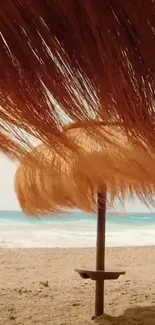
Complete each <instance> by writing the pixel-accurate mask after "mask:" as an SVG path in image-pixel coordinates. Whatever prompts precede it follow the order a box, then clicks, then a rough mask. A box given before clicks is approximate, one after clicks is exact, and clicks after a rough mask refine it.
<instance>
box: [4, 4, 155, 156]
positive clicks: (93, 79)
mask: <svg viewBox="0 0 155 325" xmlns="http://www.w3.org/2000/svg"><path fill="white" fill-rule="evenodd" d="M154 30H155V1H154V0H145V1H134V0H129V1H125V0H98V1H94V0H85V1H83V0H67V1H64V0H40V1H38V0H24V1H22V0H7V1H2V3H1V9H0V125H1V126H4V125H6V123H7V125H8V133H9V134H10V132H11V131H10V130H11V129H13V128H14V126H16V127H17V129H18V130H19V131H20V132H19V131H18V133H19V134H18V137H19V140H18V141H19V143H18V144H19V146H20V149H21V151H22V154H23V153H24V148H25V140H24V141H23V137H22V133H21V131H22V130H25V131H26V132H28V133H29V134H32V135H34V136H36V137H37V138H39V139H40V140H41V141H42V142H44V143H45V144H48V145H52V146H55V147H57V146H58V144H59V143H64V145H65V146H67V145H68V139H66V138H64V134H63V133H62V132H61V130H62V126H63V125H64V123H66V122H67V121H69V120H72V121H73V122H83V121H86V120H90V119H93V118H95V119H97V120H102V121H105V120H106V121H107V120H108V121H110V122H119V123H122V124H123V127H124V129H125V131H128V135H130V134H132V136H133V135H135V134H137V133H138V134H141V136H142V137H143V138H145V139H146V140H147V141H148V143H149V144H150V145H151V146H152V147H154V143H155V141H154V102H155V60H154V53H155V33H154ZM2 132H3V130H2ZM26 139H27V140H28V136H27V137H26ZM8 146H9V143H8ZM10 150H11V147H10Z"/></svg>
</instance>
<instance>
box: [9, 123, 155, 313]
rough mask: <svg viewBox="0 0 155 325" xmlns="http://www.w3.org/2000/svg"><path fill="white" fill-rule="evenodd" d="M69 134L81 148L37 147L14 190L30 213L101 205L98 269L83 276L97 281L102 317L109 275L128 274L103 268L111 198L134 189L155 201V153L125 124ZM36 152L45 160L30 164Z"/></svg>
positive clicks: (93, 208) (21, 169) (91, 208)
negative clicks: (129, 133)
mask: <svg viewBox="0 0 155 325" xmlns="http://www.w3.org/2000/svg"><path fill="white" fill-rule="evenodd" d="M93 131H95V133H93ZM64 133H66V134H67V135H68V136H69V137H70V138H71V139H73V141H74V142H75V144H76V145H77V146H78V148H79V150H78V151H77V152H74V154H73V151H72V150H69V149H66V152H64V156H63V157H62V155H61V156H60V155H59V154H58V153H56V152H55V150H54V149H52V148H51V147H49V146H48V147H47V146H45V145H44V144H42V145H40V146H38V147H37V148H36V149H35V151H33V152H32V153H31V154H29V155H28V156H27V157H26V158H25V161H23V163H22V164H21V165H20V167H19V169H18V170H17V173H16V177H15V189H16V193H17V196H18V199H19V202H20V204H21V207H22V208H23V210H24V212H26V213H27V214H31V215H32V214H33V215H35V214H41V213H44V214H45V213H47V214H51V213H56V212H60V211H65V209H67V208H78V209H81V210H84V211H88V212H90V211H91V212H94V211H97V210H98V236H97V269H96V270H95V271H91V270H78V272H79V273H80V275H81V276H82V277H84V278H88V277H90V278H91V279H94V280H96V315H97V316H99V315H101V314H102V313H103V298H104V295H103V284H104V280H105V279H114V278H117V277H118V276H119V275H121V274H123V272H121V271H115V272H114V271H105V268H104V266H105V265H104V256H105V255H104V253H105V210H106V201H107V202H108V204H110V205H111V204H113V202H114V201H115V199H116V198H117V197H119V198H120V200H122V201H124V198H125V197H126V196H127V195H129V194H130V195H137V196H138V197H140V199H143V200H145V201H147V202H150V203H152V202H153V196H154V193H155V171H154V161H155V156H154V155H153V154H152V152H151V151H149V150H148V149H147V148H146V146H145V144H144V143H142V144H141V140H140V138H139V140H138V139H137V146H136V145H135V141H134V142H133V143H132V142H130V141H129V139H128V138H127V136H125V135H124V133H123V130H122V128H121V127H120V126H115V127H114V126H101V125H98V123H97V124H96V125H95V124H94V126H93V125H91V126H90V124H88V125H85V127H84V128H81V127H80V126H78V125H70V126H69V127H68V128H66V129H65V130H64ZM92 134H93V136H92ZM94 134H95V135H96V136H95V137H94ZM101 134H102V136H103V137H104V139H105V142H104V143H103V140H101V139H102V136H101ZM35 155H36V156H37V159H38V160H40V162H39V163H38V164H37V165H36V168H35V166H34V165H31V159H32V158H31V157H32V156H35ZM107 193H108V197H107ZM97 195H98V196H97ZM97 197H98V198H97Z"/></svg>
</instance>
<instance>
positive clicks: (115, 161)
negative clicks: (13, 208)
mask: <svg viewBox="0 0 155 325" xmlns="http://www.w3.org/2000/svg"><path fill="white" fill-rule="evenodd" d="M73 127H74V126H73V125H70V128H68V129H67V130H65V132H66V133H67V134H68V136H69V137H70V138H71V139H73V140H74V142H75V144H76V145H77V146H79V148H80V150H79V151H78V152H74V153H73V151H71V150H68V149H66V154H65V156H64V157H65V158H64V157H62V156H60V155H59V154H57V153H56V152H55V150H54V149H51V148H50V147H47V146H45V145H40V146H39V147H37V148H36V150H35V151H33V152H32V153H31V154H29V155H28V156H27V157H26V159H25V161H24V162H23V163H22V164H21V165H20V167H19V169H18V171H17V173H16V177H15V190H16V193H17V196H18V199H19V202H20V204H21V207H22V209H23V210H24V212H25V213H28V214H32V215H33V214H40V213H48V214H49V213H55V212H60V211H64V210H65V209H66V208H78V209H81V210H84V211H89V212H92V211H95V209H96V193H97V191H102V188H103V187H104V186H105V185H106V187H107V190H108V193H109V195H108V203H109V205H112V204H113V203H114V202H115V199H116V198H118V199H120V200H121V201H122V202H123V201H124V199H125V197H126V196H128V195H130V196H131V195H137V196H138V197H139V198H140V199H141V200H145V201H146V203H154V200H153V196H154V189H155V172H154V168H153V166H154V161H155V156H154V155H153V154H152V152H151V151H149V150H147V148H146V147H144V145H143V147H142V146H141V145H137V146H135V142H134V144H133V143H132V142H131V143H130V142H129V140H128V138H127V137H126V136H125V135H123V133H122V132H121V129H120V127H115V128H114V127H110V126H107V127H105V126H104V127H103V126H102V127H101V125H99V126H94V127H92V126H91V127H90V125H89V131H88V133H87V128H86V127H85V128H84V129H82V128H80V127H79V128H78V127H76V128H73ZM91 128H92V129H93V128H96V131H95V134H96V137H94V136H93V137H91ZM101 133H102V137H101V136H100V134H101ZM97 134H99V137H97ZM116 136H117V138H116ZM102 138H104V139H105V142H104V143H102V141H101V139H102ZM138 143H139V142H138ZM31 155H33V156H35V155H37V157H38V159H39V160H40V162H39V163H38V165H37V166H36V168H35V167H34V165H33V166H30V165H29V160H30V159H31ZM42 167H43V168H42Z"/></svg>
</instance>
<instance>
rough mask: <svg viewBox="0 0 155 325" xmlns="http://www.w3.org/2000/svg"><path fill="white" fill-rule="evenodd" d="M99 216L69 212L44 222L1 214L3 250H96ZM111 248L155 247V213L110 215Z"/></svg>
mask: <svg viewBox="0 0 155 325" xmlns="http://www.w3.org/2000/svg"><path fill="white" fill-rule="evenodd" d="M95 245H96V215H94V214H87V213H82V212H77V211H75V212H71V213H70V212H67V213H66V214H63V215H58V216H57V217H56V216H53V217H41V218H40V219H35V218H28V217H26V216H25V215H23V213H22V212H20V211H0V247H10V248H15V247H25V248H26V247H94V246H95ZM106 245H107V246H112V247H114V246H144V245H155V214H153V213H148V214H147V213H145V214H142V213H135V214H134V213H132V214H130V213H121V214H119V213H107V222H106Z"/></svg>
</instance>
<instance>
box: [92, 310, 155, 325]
mask: <svg viewBox="0 0 155 325" xmlns="http://www.w3.org/2000/svg"><path fill="white" fill-rule="evenodd" d="M95 323H96V324H97V325H155V307H135V308H129V309H127V310H126V311H125V312H124V314H123V315H121V316H118V317H112V316H108V315H105V316H104V317H102V318H98V319H96V320H95Z"/></svg>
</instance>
